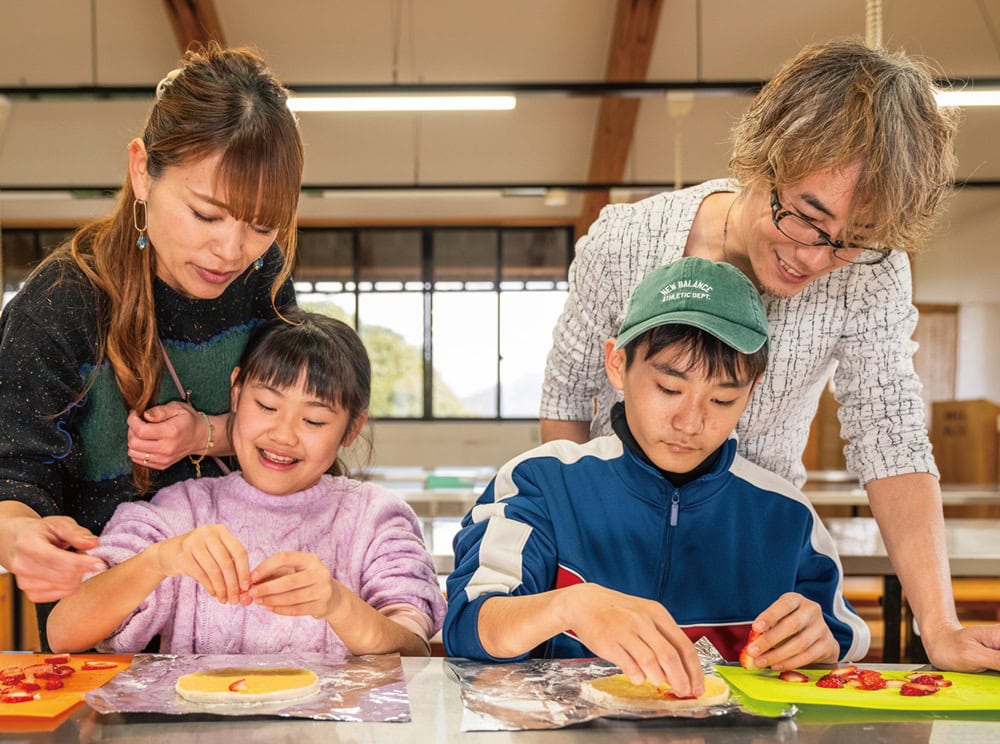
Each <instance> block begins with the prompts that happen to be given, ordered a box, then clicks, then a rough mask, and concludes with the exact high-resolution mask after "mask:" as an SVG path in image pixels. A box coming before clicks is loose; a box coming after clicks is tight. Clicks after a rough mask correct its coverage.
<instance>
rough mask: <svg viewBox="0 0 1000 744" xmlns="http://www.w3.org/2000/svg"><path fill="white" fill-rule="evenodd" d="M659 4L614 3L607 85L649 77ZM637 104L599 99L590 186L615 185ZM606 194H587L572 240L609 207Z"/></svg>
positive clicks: (646, 0)
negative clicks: (593, 184) (599, 184)
mask: <svg viewBox="0 0 1000 744" xmlns="http://www.w3.org/2000/svg"><path fill="white" fill-rule="evenodd" d="M662 7H663V2H662V0H618V8H617V10H616V11H615V27H614V31H613V34H612V38H611V48H610V50H609V52H608V65H607V71H606V73H605V78H606V79H607V80H608V81H609V82H640V81H644V80H645V79H646V77H647V75H648V74H649V59H650V57H651V56H652V53H653V42H654V41H656V31H657V29H658V27H659V19H660V9H661V8H662ZM639 103H640V100H639V99H638V98H617V97H616V98H611V97H608V96H605V97H602V98H601V105H600V110H599V112H598V115H597V129H596V131H595V132H594V142H593V146H592V148H591V153H590V173H589V175H588V177H587V181H588V182H589V183H615V182H618V181H621V180H622V178H623V176H624V174H625V163H626V162H627V161H628V154H629V150H630V149H631V147H632V138H633V137H634V135H635V122H636V119H637V118H638V115H639ZM609 195H610V194H609V192H608V191H588V192H587V195H586V196H585V197H584V200H583V207H582V209H581V211H580V215H579V217H578V218H577V222H576V235H577V237H579V236H581V235H583V234H585V233H586V232H587V228H589V227H590V224H591V223H592V222H593V221H594V220H595V219H597V215H598V214H599V213H600V211H601V208H602V207H603V206H604V205H605V204H607V203H608V199H609Z"/></svg>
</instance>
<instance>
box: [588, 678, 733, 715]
mask: <svg viewBox="0 0 1000 744" xmlns="http://www.w3.org/2000/svg"><path fill="white" fill-rule="evenodd" d="M580 694H581V695H582V696H583V697H584V698H585V699H586V700H589V701H590V702H592V703H597V704H598V705H603V706H604V707H605V708H614V709H616V710H634V711H651V710H652V711H671V710H682V709H684V708H705V707H707V706H709V705H718V704H719V703H724V702H725V701H726V700H728V699H729V687H728V686H726V683H725V682H723V681H722V679H721V678H719V677H716V676H715V675H714V674H706V675H705V692H704V693H703V694H702V695H701V696H700V697H697V698H689V699H684V698H675V697H673V696H672V695H671V694H670V686H669V685H663V686H662V687H657V686H656V685H653V684H651V683H649V682H644V683H643V684H641V685H634V684H632V683H631V682H629V680H628V677H626V676H625V675H624V674H613V675H611V676H610V677H598V678H597V679H588V680H587V681H585V682H584V683H583V684H582V685H580Z"/></svg>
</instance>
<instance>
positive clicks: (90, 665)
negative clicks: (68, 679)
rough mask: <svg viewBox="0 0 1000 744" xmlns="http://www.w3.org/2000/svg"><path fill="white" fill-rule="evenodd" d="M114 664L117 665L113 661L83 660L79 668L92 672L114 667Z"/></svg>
mask: <svg viewBox="0 0 1000 744" xmlns="http://www.w3.org/2000/svg"><path fill="white" fill-rule="evenodd" d="M116 666H118V665H117V664H116V663H115V662H113V661H85V662H83V666H82V667H80V669H82V670H83V671H85V672H93V671H97V670H99V669H114V668H115V667H116Z"/></svg>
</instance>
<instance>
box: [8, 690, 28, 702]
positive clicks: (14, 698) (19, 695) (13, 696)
mask: <svg viewBox="0 0 1000 744" xmlns="http://www.w3.org/2000/svg"><path fill="white" fill-rule="evenodd" d="M34 699H35V696H34V695H32V694H31V693H30V692H16V691H15V692H8V693H7V694H6V695H3V696H0V703H29V702H31V701H32V700H34Z"/></svg>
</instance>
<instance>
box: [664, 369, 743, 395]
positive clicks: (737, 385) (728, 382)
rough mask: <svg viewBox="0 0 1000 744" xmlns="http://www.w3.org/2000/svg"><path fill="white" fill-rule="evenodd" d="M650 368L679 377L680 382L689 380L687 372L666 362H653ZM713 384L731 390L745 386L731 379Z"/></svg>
mask: <svg viewBox="0 0 1000 744" xmlns="http://www.w3.org/2000/svg"><path fill="white" fill-rule="evenodd" d="M652 367H653V368H654V369H655V370H656V371H657V372H660V373H662V374H665V375H670V376H671V377H679V378H681V379H682V380H684V381H685V382H686V381H688V380H689V379H690V378H689V377H688V374H687V372H685V371H683V370H680V369H677V368H676V367H674V366H673V365H671V364H669V363H667V362H654V363H653V364H652ZM714 384H715V386H716V387H721V388H733V389H734V390H735V389H737V388H742V387H744V386H745V383H742V382H740V381H739V380H734V379H732V378H730V379H726V380H719V381H717V382H715V383H714Z"/></svg>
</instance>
